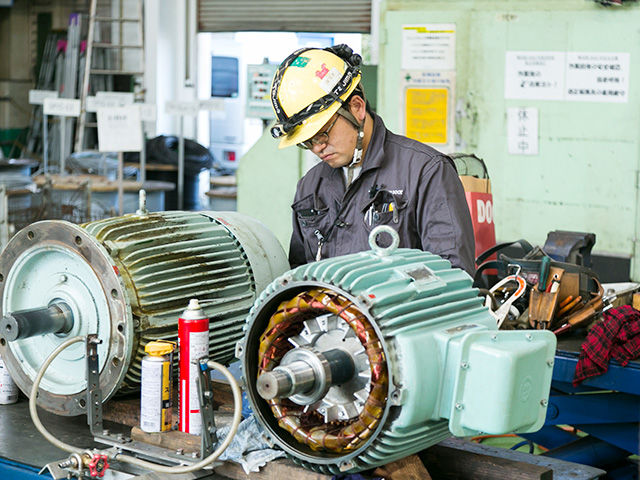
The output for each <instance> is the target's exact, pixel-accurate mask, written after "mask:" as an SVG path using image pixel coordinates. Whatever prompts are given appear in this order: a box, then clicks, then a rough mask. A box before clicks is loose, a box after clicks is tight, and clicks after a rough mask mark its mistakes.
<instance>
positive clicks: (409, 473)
mask: <svg viewBox="0 0 640 480" xmlns="http://www.w3.org/2000/svg"><path fill="white" fill-rule="evenodd" d="M373 475H374V477H383V478H384V479H385V480H431V475H429V472H428V471H427V468H426V467H425V466H424V464H423V463H422V460H420V457H418V455H411V456H409V457H407V458H403V459H401V460H398V461H396V462H391V463H389V464H387V465H384V466H382V467H378V468H376V469H375V470H374V471H373Z"/></svg>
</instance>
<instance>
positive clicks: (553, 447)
mask: <svg viewBox="0 0 640 480" xmlns="http://www.w3.org/2000/svg"><path fill="white" fill-rule="evenodd" d="M584 340H585V332H584V331H582V332H580V331H579V332H576V333H575V334H573V335H571V336H568V337H560V338H559V341H558V347H557V350H556V357H555V365H554V369H553V381H552V384H551V396H550V398H549V405H548V408H547V419H546V422H545V426H544V427H543V428H542V429H541V430H540V431H538V432H536V433H532V434H527V435H526V437H527V438H528V439H530V440H532V441H534V442H535V443H537V444H539V445H543V446H545V447H546V448H548V449H549V451H548V452H546V453H545V455H546V456H550V457H554V458H558V459H563V460H567V461H572V462H577V463H580V464H585V465H592V466H597V467H599V468H605V469H606V470H607V475H608V478H612V479H627V478H636V479H637V478H638V476H637V475H638V466H637V465H636V464H633V463H630V462H628V461H627V460H626V459H627V457H629V456H630V455H638V442H639V440H638V439H639V433H640V432H639V425H640V424H639V423H638V422H640V361H638V360H635V361H631V362H630V363H629V364H628V365H627V366H626V367H622V366H621V365H620V364H619V363H618V362H617V361H616V360H611V361H610V363H609V369H608V371H607V372H606V373H604V374H602V375H599V376H597V377H591V378H588V379H587V380H585V381H583V382H582V383H581V384H580V385H579V386H577V387H574V386H573V385H572V382H573V377H574V374H575V370H576V365H577V363H578V359H579V358H580V348H581V345H582V343H583V342H584ZM561 425H562V426H567V425H569V426H571V427H573V428H575V429H577V430H579V431H580V432H583V434H581V435H580V436H577V435H575V434H574V433H572V432H570V431H567V429H566V427H564V428H559V427H558V426H561ZM584 434H587V435H586V436H585V435H584Z"/></svg>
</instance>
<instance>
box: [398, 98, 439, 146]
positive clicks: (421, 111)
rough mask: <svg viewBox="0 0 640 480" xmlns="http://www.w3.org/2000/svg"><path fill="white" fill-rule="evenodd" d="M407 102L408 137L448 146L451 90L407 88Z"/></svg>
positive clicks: (406, 122) (406, 123)
mask: <svg viewBox="0 0 640 480" xmlns="http://www.w3.org/2000/svg"><path fill="white" fill-rule="evenodd" d="M405 100H406V101H405V105H406V112H405V125H406V135H407V137H409V138H413V139H414V140H417V141H419V142H422V143H440V144H446V143H447V138H448V130H447V125H448V122H447V113H448V112H447V107H448V105H449V101H448V100H449V90H448V89H446V88H425V87H420V88H407V90H406V98H405Z"/></svg>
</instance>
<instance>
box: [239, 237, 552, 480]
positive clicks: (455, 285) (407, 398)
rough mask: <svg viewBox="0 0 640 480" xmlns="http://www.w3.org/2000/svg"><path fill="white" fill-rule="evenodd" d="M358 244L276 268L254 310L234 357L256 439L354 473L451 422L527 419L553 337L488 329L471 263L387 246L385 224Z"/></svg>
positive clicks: (485, 427) (316, 465) (451, 427)
mask: <svg viewBox="0 0 640 480" xmlns="http://www.w3.org/2000/svg"><path fill="white" fill-rule="evenodd" d="M379 235H391V237H392V240H393V241H392V243H391V246H390V247H388V248H380V247H378V246H377V237H378V236H379ZM370 244H371V247H372V250H370V251H367V252H361V253H357V254H353V255H347V256H343V257H337V258H333V259H327V260H322V261H320V262H315V263H311V264H308V265H304V266H300V267H298V268H297V269H295V270H292V271H290V272H287V273H286V274H284V275H283V276H281V277H279V278H277V279H276V280H274V282H272V283H271V284H270V285H269V286H268V287H267V289H266V290H265V291H264V292H263V293H262V294H261V295H260V297H259V298H258V300H257V301H256V303H255V305H254V307H253V308H252V310H251V313H250V315H249V318H248V319H247V325H246V333H245V336H244V339H243V340H242V341H241V342H239V343H238V346H237V348H236V355H237V356H238V357H239V358H241V359H242V363H243V375H244V378H245V383H246V389H247V393H248V397H249V400H250V403H251V406H252V408H253V410H254V412H255V414H256V417H257V419H258V421H259V423H260V424H261V425H262V426H263V427H264V431H265V432H266V434H265V436H266V437H267V440H268V441H269V442H270V443H272V444H275V445H277V446H279V447H280V448H282V449H284V450H285V451H286V452H287V453H288V454H289V455H290V456H291V457H292V458H293V459H294V460H296V461H298V462H299V463H301V464H302V465H304V466H305V467H307V468H310V469H313V470H316V471H321V472H324V473H340V472H342V473H352V472H357V471H362V470H366V469H370V468H373V467H376V466H379V465H383V464H386V463H389V462H391V461H394V460H397V459H400V458H403V457H405V456H408V455H410V454H413V453H415V452H418V451H420V450H422V449H424V448H427V447H429V446H431V445H434V444H436V443H438V442H440V441H442V440H443V439H445V438H447V437H448V436H450V435H451V434H454V435H458V436H467V435H478V434H480V433H481V432H483V433H486V434H502V433H507V432H518V433H524V432H530V431H535V430H538V429H539V428H540V427H541V426H542V424H543V423H544V419H545V416H546V405H547V399H548V395H549V388H550V383H551V374H552V366H553V359H554V353H555V345H556V340H555V336H554V335H553V334H552V333H550V332H548V331H498V329H497V326H496V320H495V318H494V317H493V316H492V315H491V314H490V312H489V310H488V309H487V308H486V307H485V306H484V305H483V299H482V298H481V297H479V296H478V292H477V290H476V289H474V288H472V280H471V278H470V277H469V275H467V274H466V273H465V272H463V271H461V270H459V269H452V268H451V265H450V263H449V262H448V261H446V260H444V259H442V258H441V257H439V256H437V255H432V254H430V253H427V252H423V251H419V250H412V249H396V246H397V234H396V233H395V231H393V230H392V229H390V228H389V227H378V229H375V230H374V231H373V232H372V236H371V238H370Z"/></svg>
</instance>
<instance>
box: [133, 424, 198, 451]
mask: <svg viewBox="0 0 640 480" xmlns="http://www.w3.org/2000/svg"><path fill="white" fill-rule="evenodd" d="M131 439H132V440H133V441H134V442H141V443H146V444H149V445H155V446H156V447H162V448H167V449H169V450H173V451H177V450H178V449H182V451H183V452H184V453H193V452H197V453H200V435H191V434H189V433H184V432H180V431H178V430H171V431H169V432H162V433H147V432H143V431H142V430H140V428H139V427H133V428H132V429H131Z"/></svg>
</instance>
